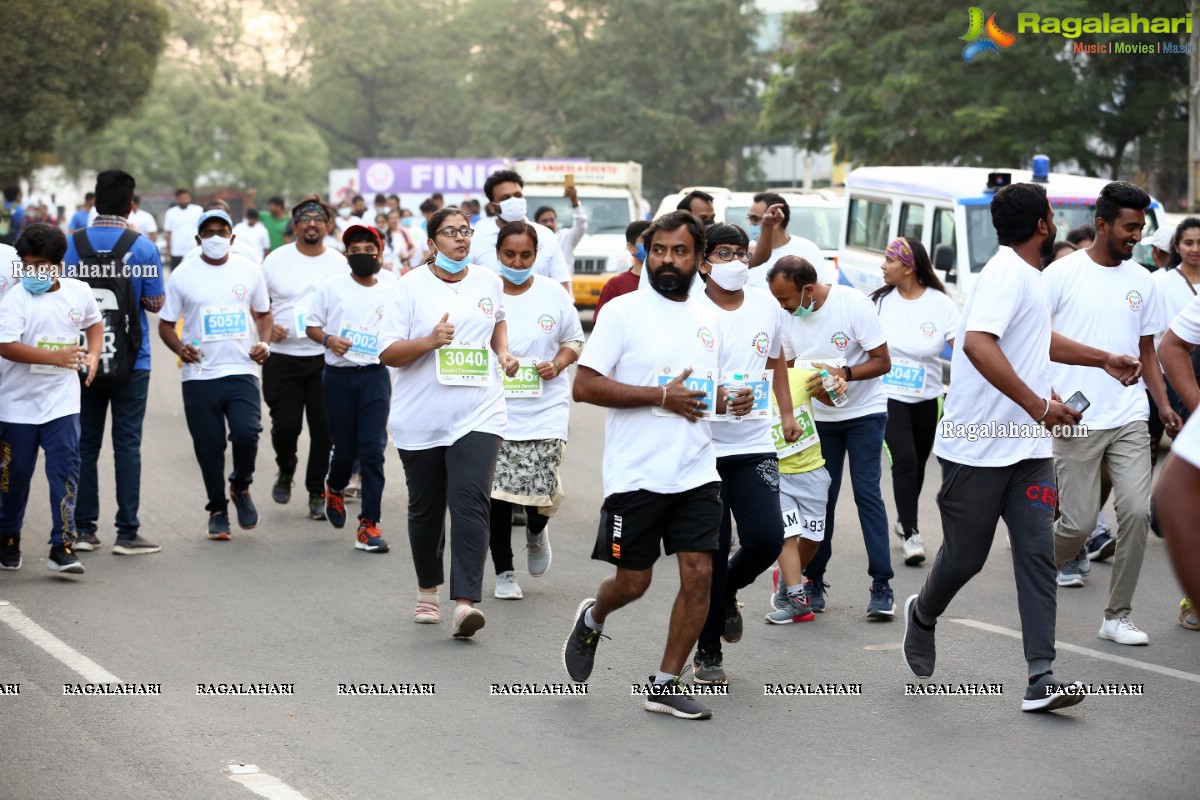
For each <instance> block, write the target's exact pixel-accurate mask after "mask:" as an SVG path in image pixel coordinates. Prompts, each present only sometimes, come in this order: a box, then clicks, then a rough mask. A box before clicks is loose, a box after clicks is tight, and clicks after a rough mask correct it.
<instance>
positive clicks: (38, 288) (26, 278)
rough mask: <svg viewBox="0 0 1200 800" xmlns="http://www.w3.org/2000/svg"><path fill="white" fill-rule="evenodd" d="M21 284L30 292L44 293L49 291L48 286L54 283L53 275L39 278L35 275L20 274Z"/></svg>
mask: <svg viewBox="0 0 1200 800" xmlns="http://www.w3.org/2000/svg"><path fill="white" fill-rule="evenodd" d="M21 285H22V286H24V287H25V291H27V292H29V293H30V294H44V293H45V292H48V291H50V287H51V286H53V285H54V276H53V275H47V276H46V277H45V278H39V277H38V276H37V275H23V276H21Z"/></svg>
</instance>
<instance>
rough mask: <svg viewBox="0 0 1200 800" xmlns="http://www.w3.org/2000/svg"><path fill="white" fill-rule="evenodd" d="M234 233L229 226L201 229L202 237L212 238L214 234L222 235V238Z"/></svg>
mask: <svg viewBox="0 0 1200 800" xmlns="http://www.w3.org/2000/svg"><path fill="white" fill-rule="evenodd" d="M232 235H233V232H232V231H230V230H229V229H228V228H218V229H216V230H213V229H212V228H209V229H208V230H206V231H200V238H201V239H211V238H213V237H214V236H220V237H221V238H222V239H228V238H229V237H230V236H232Z"/></svg>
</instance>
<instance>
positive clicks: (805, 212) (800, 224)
mask: <svg viewBox="0 0 1200 800" xmlns="http://www.w3.org/2000/svg"><path fill="white" fill-rule="evenodd" d="M749 213H750V207H749V206H726V207H725V221H726V222H728V223H731V224H733V225H739V226H741V227H743V228H745V227H746V225H747V223H746V215H747V214H749ZM841 213H842V210H841V209H840V208H823V207H821V206H792V218H791V220H790V221H789V222H788V233H790V234H792V235H793V236H802V237H804V238H805V239H809V240H811V241H812V242H815V243H816V245H817V247H819V248H820V249H822V250H837V240H838V227H839V226H840V225H841V216H840V215H841Z"/></svg>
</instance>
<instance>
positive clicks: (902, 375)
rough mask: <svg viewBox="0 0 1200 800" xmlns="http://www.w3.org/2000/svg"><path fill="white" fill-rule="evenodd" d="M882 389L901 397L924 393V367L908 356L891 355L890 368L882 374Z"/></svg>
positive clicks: (917, 395) (920, 395)
mask: <svg viewBox="0 0 1200 800" xmlns="http://www.w3.org/2000/svg"><path fill="white" fill-rule="evenodd" d="M883 385H884V390H885V391H886V392H887V393H888V394H892V395H900V396H903V397H922V396H924V394H925V367H924V366H922V365H921V364H919V363H918V362H916V361H913V360H912V359H909V358H899V357H896V356H893V357H892V370H891V372H889V373H888V374H887V375H884V376H883Z"/></svg>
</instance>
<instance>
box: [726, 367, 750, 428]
mask: <svg viewBox="0 0 1200 800" xmlns="http://www.w3.org/2000/svg"><path fill="white" fill-rule="evenodd" d="M745 388H746V376H745V375H743V374H742V373H740V372H735V373H733V380H732V381H730V382H729V383H727V384H725V390H726V391H727V392H729V397H728V399H727V400H726V401H725V416H726V418H727V420H728V421H729V422H741V421H742V418H741V417H739V416H738V415H737V414H734V413H733V409H732V408H731V407H730V404H731V403H732V402H733V398H734V397H735V396H736V395H737V393H738V392H740V391H741V390H742V389H745Z"/></svg>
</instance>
